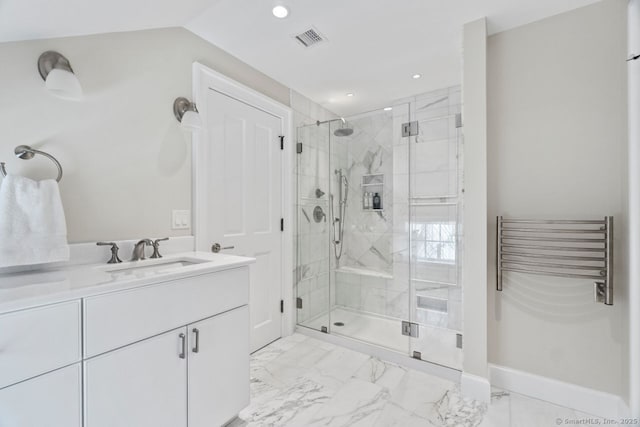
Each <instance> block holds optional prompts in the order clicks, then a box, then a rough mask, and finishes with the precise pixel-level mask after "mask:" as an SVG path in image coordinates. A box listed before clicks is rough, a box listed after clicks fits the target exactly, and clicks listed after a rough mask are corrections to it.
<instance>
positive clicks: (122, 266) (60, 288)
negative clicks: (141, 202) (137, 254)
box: [0, 252, 255, 314]
mask: <svg viewBox="0 0 640 427" xmlns="http://www.w3.org/2000/svg"><path fill="white" fill-rule="evenodd" d="M178 262H186V263H189V262H194V264H192V265H186V266H181V267H175V266H173V267H167V268H166V269H165V270H166V271H162V268H160V267H159V265H160V264H162V265H164V264H171V263H178ZM253 262H255V259H254V258H246V257H239V256H234V255H226V254H214V253H209V252H183V253H177V254H172V255H167V256H164V257H163V258H159V259H146V260H144V261H129V262H122V263H119V264H104V263H103V264H87V265H75V266H69V267H58V268H52V269H48V270H44V269H43V270H34V271H28V272H22V273H10V274H0V314H2V313H6V312H10V311H15V310H22V309H25V308H31V307H34V306H39V305H45V304H53V303H57V302H62V301H69V300H73V299H79V298H86V297H89V296H93V295H99V294H103V293H107V292H113V291H121V290H125V289H131V288H136V287H140V286H145V285H150V284H154V283H161V282H166V281H168V280H175V279H181V278H185V277H190V276H198V275H201V274H206V273H213V272H216V271H221V270H228V269H230V268H237V267H241V266H245V265H249V264H252V263H253ZM154 266H156V267H158V268H154ZM131 267H141V268H139V269H136V270H129V271H123V270H126V269H128V268H131ZM146 267H149V268H146Z"/></svg>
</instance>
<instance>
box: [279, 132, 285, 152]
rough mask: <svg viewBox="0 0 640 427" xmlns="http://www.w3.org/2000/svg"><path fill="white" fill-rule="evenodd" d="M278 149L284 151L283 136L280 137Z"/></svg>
mask: <svg viewBox="0 0 640 427" xmlns="http://www.w3.org/2000/svg"><path fill="white" fill-rule="evenodd" d="M280 149H281V150H284V135H280Z"/></svg>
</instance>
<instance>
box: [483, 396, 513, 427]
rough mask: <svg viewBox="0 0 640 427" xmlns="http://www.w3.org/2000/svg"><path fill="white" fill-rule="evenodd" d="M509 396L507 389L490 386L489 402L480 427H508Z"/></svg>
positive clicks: (509, 420)
mask: <svg viewBox="0 0 640 427" xmlns="http://www.w3.org/2000/svg"><path fill="white" fill-rule="evenodd" d="M510 411H511V396H510V395H509V392H508V391H505V390H501V389H497V388H492V390H491V404H490V405H489V407H488V408H487V412H486V413H485V414H484V418H483V419H482V422H481V423H480V427H510V425H509V423H510V422H511V419H510Z"/></svg>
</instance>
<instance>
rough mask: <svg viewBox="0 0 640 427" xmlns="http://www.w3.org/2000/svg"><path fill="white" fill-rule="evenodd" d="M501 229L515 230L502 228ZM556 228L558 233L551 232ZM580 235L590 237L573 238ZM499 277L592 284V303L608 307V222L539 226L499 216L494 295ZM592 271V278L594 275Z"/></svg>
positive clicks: (538, 221)
mask: <svg viewBox="0 0 640 427" xmlns="http://www.w3.org/2000/svg"><path fill="white" fill-rule="evenodd" d="M505 224H515V225H512V226H510V227H509V226H506V227H505ZM559 224H561V225H563V226H564V227H553V226H554V225H559ZM593 226H598V228H593ZM571 227H575V228H571ZM590 227H591V228H590ZM584 234H590V235H591V236H587V237H579V236H580V235H584ZM562 235H569V236H567V237H561V236H562ZM596 235H601V237H595V236H596ZM554 236H557V237H554ZM587 254H589V255H587ZM505 271H511V272H517V273H527V274H538V275H544V276H555V277H564V278H576V279H593V280H595V283H594V291H595V298H596V301H597V302H603V303H604V304H607V305H613V217H611V216H608V217H605V218H604V219H603V220H559V219H554V220H541V219H505V218H503V217H501V216H499V217H497V230H496V273H497V280H496V289H497V290H498V291H502V286H503V277H502V276H503V272H505ZM596 271H597V272H598V274H594V272H596Z"/></svg>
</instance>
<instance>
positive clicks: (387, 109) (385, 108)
mask: <svg viewBox="0 0 640 427" xmlns="http://www.w3.org/2000/svg"><path fill="white" fill-rule="evenodd" d="M391 110H393V107H384V111H391Z"/></svg>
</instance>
